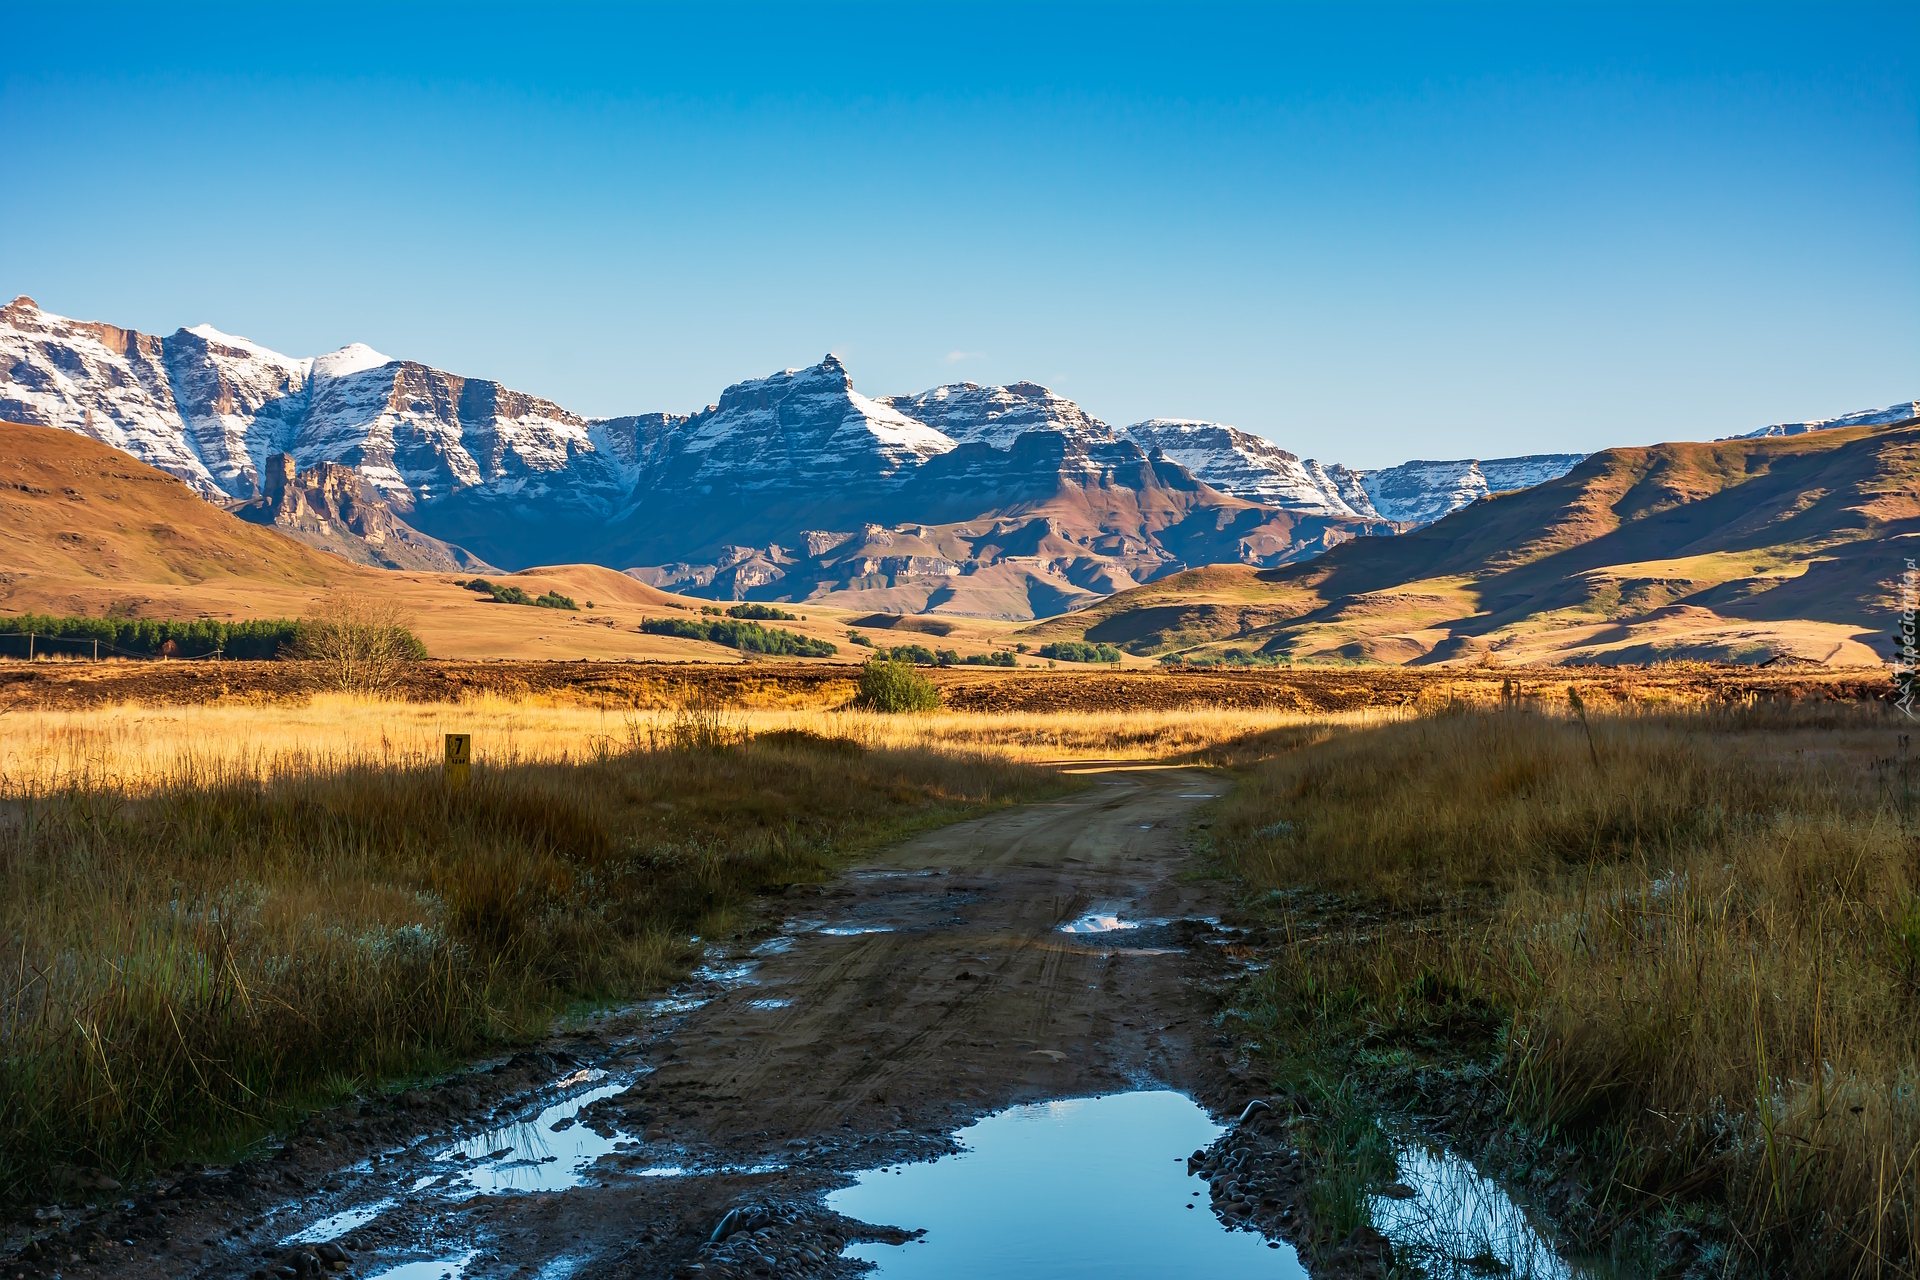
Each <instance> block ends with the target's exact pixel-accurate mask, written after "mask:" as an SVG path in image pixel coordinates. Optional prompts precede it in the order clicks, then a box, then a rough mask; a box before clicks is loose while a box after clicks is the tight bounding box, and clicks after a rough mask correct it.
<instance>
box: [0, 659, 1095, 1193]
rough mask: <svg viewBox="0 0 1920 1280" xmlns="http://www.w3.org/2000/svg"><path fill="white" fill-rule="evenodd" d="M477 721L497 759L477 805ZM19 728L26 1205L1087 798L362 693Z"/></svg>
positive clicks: (9, 1092)
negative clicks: (456, 773) (928, 832)
mask: <svg viewBox="0 0 1920 1280" xmlns="http://www.w3.org/2000/svg"><path fill="white" fill-rule="evenodd" d="M455 715H457V716H458V717H459V718H458V720H457V721H455V720H453V719H451V717H453V716H455ZM455 728H458V729H461V730H467V731H479V733H480V741H481V750H480V751H479V752H478V753H477V754H478V759H477V761H476V763H475V765H474V768H473V776H472V781H471V784H470V785H469V786H467V787H466V788H464V789H461V790H453V789H450V788H449V786H448V784H447V781H446V779H445V777H444V775H443V771H442V769H441V767H440V765H439V761H440V759H441V751H442V744H441V741H440V738H439V734H440V733H442V732H444V731H446V730H448V729H455ZM589 730H590V731H591V732H587V731H589ZM3 732H4V738H3V739H0V740H3V741H4V744H5V745H4V752H5V777H4V788H3V789H0V949H3V950H4V954H5V955H6V956H7V958H8V962H7V973H6V976H5V978H4V979H0V1195H4V1194H7V1193H16V1194H17V1193H19V1192H21V1191H24V1190H28V1189H34V1188H37V1187H41V1186H44V1185H45V1183H46V1182H47V1180H48V1179H49V1177H50V1176H51V1175H52V1174H53V1171H54V1170H55V1169H56V1167H57V1166H59V1165H62V1164H72V1165H77V1166H82V1167H92V1168H103V1169H107V1170H111V1171H113V1172H115V1173H116V1174H124V1173H125V1172H127V1171H128V1170H137V1169H139V1168H141V1167H142V1166H144V1165H147V1164H149V1163H151V1162H154V1161H157V1160H165V1159H168V1158H171V1157H173V1156H175V1155H178V1154H181V1153H184V1152H189V1151H193V1150H205V1149H208V1148H209V1147H212V1148H216V1149H217V1148H219V1147H222V1146H224V1145H226V1144H230V1143H234V1142H243V1141H245V1140H248V1139H250V1138H252V1137H254V1136H256V1135H258V1134H260V1133H262V1132H264V1131H266V1130H268V1129H270V1128H272V1127H274V1126H275V1125H277V1124H279V1123H281V1122H282V1121H284V1120H285V1119H287V1118H288V1117H289V1115H290V1114H291V1110H292V1109H294V1108H297V1107H298V1106H300V1105H302V1104H303V1103H305V1102H307V1101H311V1100H315V1099H321V1098H327V1097H332V1096H338V1095H341V1094H344V1093H350V1092H353V1091H356V1090H359V1089H363V1088H367V1087H371V1086H377V1085H379V1084H380V1083H381V1082H383V1081H385V1080H389V1079H391V1078H393V1077H395V1076H396V1075H402V1074H405V1073H409V1072H417V1071H422V1070H433V1069H437V1068H439V1067H442V1066H444V1065H447V1064H449V1063H451V1062H453V1061H456V1060H458V1059H459V1058H461V1057H462V1056H465V1055H468V1054H471V1053H473V1052H475V1051H476V1050H478V1049H480V1048H482V1047H483V1046H485V1045H487V1044H489V1043H498V1042H501V1041H512V1040H516V1039H523V1038H525V1037H527V1036H530V1035H533V1034H537V1033H538V1032H539V1031H540V1030H541V1028H543V1027H544V1026H545V1025H546V1024H547V1020H548V1019H549V1018H550V1017H551V1015H552V1014H553V1013H554V1012H555V1011H556V1010H558V1009H560V1008H562V1007H564V1005H565V1004H566V1003H568V1002H569V1001H573V1000H578V999H582V998H620V997H625V996H630V995H634V994H637V993H641V992H644V991H647V990H650V989H653V988H655V987H657V986H659V985H660V984H661V983H663V982H665V981H666V980H668V979H670V978H671V977H672V976H673V975H674V974H676V973H677V972H679V971H680V970H681V969H682V968H683V967H684V965H685V964H686V962H687V961H688V959H689V956H690V952H689V949H688V947H687V944H686V936H687V934H688V933H689V932H692V931H695V930H698V931H699V932H702V933H705V932H709V931H710V930H711V928H712V927H713V926H714V925H716V924H718V923H720V922H721V921H722V920H724V918H725V915H726V913H728V912H729V911H730V910H732V908H733V906H734V904H736V903H738V902H740V901H741V900H743V899H744V898H745V897H746V896H748V895H750V894H752V893H754V892H755V891H757V890H759V889H762V888H765V887H768V886H771V885H779V884H785V883H792V882H794V881H803V880H810V879H817V878H820V877H822V876H825V875H828V874H830V873H831V872H832V871H833V870H834V869H835V868H836V867H837V866H839V865H841V864H842V863H843V862H844V861H845V860H846V859H847V858H849V857H850V856H852V855H855V854H857V853H858V852H859V851H861V850H863V849H865V848H868V847H872V846H874V845H877V844H879V843H882V842H885V841H888V840H892V839H896V838H898V837H900V836H902V835H904V834H906V833H908V832H911V831H914V830H917V829H921V828H924V827H927V826H930V825H935V824H938V823H941V822H947V821H952V820H955V819H957V818H960V817H964V816H967V815H969V814H972V813H976V812H979V811H981V810H982V809H983V808H986V807H989V806H992V805H995V804H1003V803H1008V802H1012V801H1018V800H1023V799H1033V798H1039V797H1041V796H1043V795H1047V794H1051V793H1053V792H1054V791H1057V790H1058V789H1060V788H1061V787H1062V786H1064V785H1067V784H1066V783H1065V782H1064V781H1063V780H1062V779H1061V778H1060V776H1059V775H1058V774H1057V773H1055V772H1053V771H1051V770H1043V769H1034V768H1028V767H1022V766H1019V765H1017V764H1014V763H1012V762H1009V761H1006V760H1002V759H997V758H994V757H992V756H988V755H983V754H980V753H974V752H966V751H952V750H950V751H932V750H926V749H923V748H916V747H912V746H905V747H899V748H882V749H878V750H863V749H861V748H860V747H858V746H854V745H851V744H848V743H845V742H835V741H827V740H823V739H821V738H819V737H817V736H812V735H807V734H795V733H789V734H785V735H767V736H763V737H762V738H760V739H759V740H756V741H752V742H738V741H735V740H734V739H735V738H736V737H737V735H736V734H734V733H733V731H732V729H731V727H730V726H729V725H727V724H725V723H724V722H723V721H722V719H721V718H720V717H719V716H718V715H717V714H709V715H705V716H702V715H680V716H675V717H667V718H660V719H657V720H654V721H651V722H647V723H641V722H638V721H634V722H626V723H623V722H622V720H621V719H620V718H619V717H616V716H599V715H598V714H597V713H583V712H580V711H578V710H574V709H567V710H560V709H555V710H553V711H551V712H542V711H539V710H537V709H528V708H525V707H517V706H508V705H501V706H497V707H485V706H479V707H476V706H472V705H467V706H462V707H460V708H457V709H455V708H434V707H409V706H401V705H396V704H382V703H371V702H366V701H362V700H356V699H351V698H345V697H335V698H321V699H316V700H315V701H314V703H313V704H312V705H311V706H309V707H307V708H303V709H291V708H275V709H273V710H271V711H265V712H263V711H257V710H256V711H249V710H247V709H243V708H235V709H221V710H216V711H170V712H169V711H139V712H133V711H117V712H113V713H109V714H105V715H98V716H7V717H5V718H4V731H3ZM716 915H717V916H719V917H720V919H719V920H715V919H713V917H715V916H716Z"/></svg>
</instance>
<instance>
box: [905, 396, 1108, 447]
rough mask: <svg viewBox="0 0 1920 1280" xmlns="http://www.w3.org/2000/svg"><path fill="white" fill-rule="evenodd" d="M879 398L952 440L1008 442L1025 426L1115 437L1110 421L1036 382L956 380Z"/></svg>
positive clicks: (1082, 437) (1083, 437)
mask: <svg viewBox="0 0 1920 1280" xmlns="http://www.w3.org/2000/svg"><path fill="white" fill-rule="evenodd" d="M881 403H882V404H885V405H887V406H889V407H890V408H892V409H894V410H897V411H898V412H900V413H903V414H905V415H907V416H908V417H910V418H913V419H915V420H917V421H920V422H924V423H926V424H927V425H928V426H929V427H932V428H933V429H934V430H936V431H938V432H940V433H941V434H942V435H943V436H945V437H947V438H949V439H951V440H954V441H957V442H959V443H962V444H966V443H971V442H975V441H978V442H980V443H983V444H988V445H991V446H992V447H994V448H995V449H1008V448H1011V447H1012V446H1013V442H1014V441H1015V440H1017V439H1018V438H1019V437H1020V436H1022V435H1023V434H1025V433H1026V432H1029V431H1061V432H1064V433H1066V434H1067V435H1069V436H1072V437H1073V438H1075V439H1076V440H1078V441H1080V443H1082V444H1083V445H1084V444H1089V443H1099V442H1106V441H1111V440H1112V439H1113V438H1114V434H1113V428H1112V427H1109V426H1108V425H1107V424H1106V423H1104V422H1102V421H1100V419H1098V418H1096V417H1094V416H1093V415H1092V414H1090V413H1088V412H1087V411H1086V410H1084V409H1082V408H1081V407H1080V406H1079V405H1077V404H1075V403H1074V402H1073V401H1071V400H1069V399H1067V398H1066V397H1065V396H1058V395H1055V394H1054V393H1053V392H1051V391H1049V390H1048V389H1047V388H1045V387H1043V386H1041V385H1040V384H1039V383H1037V382H1015V383H1012V384H1011V385H1009V386H1004V387H983V386H981V385H979V384H978V383H974V382H954V383H949V384H948V385H946V386H943V387H935V388H933V389H932V390H931V391H922V392H921V393H920V394H919V395H914V396H887V397H886V398H885V399H883V400H882V401H881Z"/></svg>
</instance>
